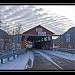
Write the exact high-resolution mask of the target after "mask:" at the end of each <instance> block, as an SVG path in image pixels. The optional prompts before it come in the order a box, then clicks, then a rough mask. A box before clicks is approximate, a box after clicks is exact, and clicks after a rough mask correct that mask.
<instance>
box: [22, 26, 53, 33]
mask: <svg viewBox="0 0 75 75" xmlns="http://www.w3.org/2000/svg"><path fill="white" fill-rule="evenodd" d="M37 27H41V28H43V29H45V30H46V31H48V32H50V33H52V34H54V33H53V32H52V31H50V30H48V29H46V28H45V27H43V26H41V25H38V26H36V27H33V28H31V29H29V30H27V31H25V32H24V33H26V32H29V31H31V30H33V29H35V28H37ZM24 33H23V34H24Z"/></svg>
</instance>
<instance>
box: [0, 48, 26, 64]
mask: <svg viewBox="0 0 75 75" xmlns="http://www.w3.org/2000/svg"><path fill="white" fill-rule="evenodd" d="M25 52H26V49H20V50H15V51H9V52H7V53H3V54H0V60H1V63H2V64H3V59H5V58H7V61H9V58H10V57H12V56H13V58H14V59H15V55H17V57H19V56H20V55H21V54H23V53H25Z"/></svg>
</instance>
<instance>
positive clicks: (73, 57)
mask: <svg viewBox="0 0 75 75" xmlns="http://www.w3.org/2000/svg"><path fill="white" fill-rule="evenodd" d="M44 51H45V50H44ZM45 52H47V53H50V54H53V55H56V56H58V57H61V58H65V59H68V60H75V54H70V53H65V52H58V51H50V50H48V51H47V50H46V51H45Z"/></svg>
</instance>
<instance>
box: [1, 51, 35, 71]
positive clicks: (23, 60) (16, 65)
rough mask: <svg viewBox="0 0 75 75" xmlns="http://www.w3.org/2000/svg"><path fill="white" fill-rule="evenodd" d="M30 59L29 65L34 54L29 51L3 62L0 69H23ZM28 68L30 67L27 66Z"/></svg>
mask: <svg viewBox="0 0 75 75" xmlns="http://www.w3.org/2000/svg"><path fill="white" fill-rule="evenodd" d="M29 59H31V61H32V63H31V67H32V66H33V62H34V55H33V53H32V52H31V51H29V52H27V53H26V54H24V55H22V56H21V57H19V58H16V59H14V60H12V61H10V62H7V63H5V64H0V70H25V69H27V68H28V65H27V62H28V60H29ZM29 68H30V67H29Z"/></svg>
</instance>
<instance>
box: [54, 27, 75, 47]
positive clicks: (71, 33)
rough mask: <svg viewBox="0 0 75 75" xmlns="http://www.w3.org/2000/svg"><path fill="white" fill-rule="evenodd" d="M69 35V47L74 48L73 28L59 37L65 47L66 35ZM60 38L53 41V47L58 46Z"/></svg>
mask: <svg viewBox="0 0 75 75" xmlns="http://www.w3.org/2000/svg"><path fill="white" fill-rule="evenodd" d="M67 34H70V45H71V47H72V48H75V27H72V28H70V29H69V30H68V31H67V32H65V33H64V34H62V35H61V38H62V41H63V45H64V47H66V35H67ZM59 40H60V38H57V39H55V40H54V45H56V46H58V44H59Z"/></svg>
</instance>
